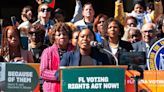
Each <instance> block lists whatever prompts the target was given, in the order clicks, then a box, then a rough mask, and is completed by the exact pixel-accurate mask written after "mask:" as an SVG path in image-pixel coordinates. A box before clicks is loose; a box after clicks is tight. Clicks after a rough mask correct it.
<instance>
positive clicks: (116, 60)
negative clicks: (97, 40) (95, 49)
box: [102, 48, 118, 66]
mask: <svg viewBox="0 0 164 92" xmlns="http://www.w3.org/2000/svg"><path fill="white" fill-rule="evenodd" d="M102 50H103V51H105V52H107V53H109V54H110V55H112V56H113V57H114V59H115V62H116V66H118V59H117V57H116V56H115V55H113V54H112V53H111V52H110V51H109V50H107V49H105V48H103V49H102Z"/></svg>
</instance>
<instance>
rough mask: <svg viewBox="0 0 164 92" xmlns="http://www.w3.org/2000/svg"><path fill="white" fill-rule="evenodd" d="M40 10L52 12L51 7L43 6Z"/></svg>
mask: <svg viewBox="0 0 164 92" xmlns="http://www.w3.org/2000/svg"><path fill="white" fill-rule="evenodd" d="M40 11H41V12H50V11H51V8H41V9H40Z"/></svg>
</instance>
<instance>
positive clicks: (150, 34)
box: [132, 23, 155, 69]
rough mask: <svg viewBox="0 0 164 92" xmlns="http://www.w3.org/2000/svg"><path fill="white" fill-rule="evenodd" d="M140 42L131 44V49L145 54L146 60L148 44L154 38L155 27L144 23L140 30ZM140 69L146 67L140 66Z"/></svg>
mask: <svg viewBox="0 0 164 92" xmlns="http://www.w3.org/2000/svg"><path fill="white" fill-rule="evenodd" d="M141 35H142V40H141V41H139V42H136V43H133V44H132V46H133V49H134V51H136V52H145V53H146V58H147V55H148V52H149V49H150V42H151V40H152V39H153V38H154V37H155V25H154V24H153V23H146V24H144V25H143V26H142V29H141ZM140 67H141V68H142V69H147V66H146V65H141V66H140Z"/></svg>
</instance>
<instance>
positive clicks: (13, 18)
mask: <svg viewBox="0 0 164 92" xmlns="http://www.w3.org/2000/svg"><path fill="white" fill-rule="evenodd" d="M11 22H12V25H13V26H16V22H17V21H16V17H15V16H12V17H11Z"/></svg>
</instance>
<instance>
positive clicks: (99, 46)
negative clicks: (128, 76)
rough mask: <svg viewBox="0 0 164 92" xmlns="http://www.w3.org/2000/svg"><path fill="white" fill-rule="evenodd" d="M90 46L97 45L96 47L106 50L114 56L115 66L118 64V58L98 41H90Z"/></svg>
mask: <svg viewBox="0 0 164 92" xmlns="http://www.w3.org/2000/svg"><path fill="white" fill-rule="evenodd" d="M90 46H91V47H97V48H99V49H100V48H101V49H102V50H103V51H105V52H107V53H108V54H110V55H111V56H112V57H114V60H115V62H116V66H118V59H117V57H116V56H115V55H113V54H112V53H111V52H110V51H108V50H107V49H105V48H104V46H103V44H102V43H99V42H97V41H91V42H90Z"/></svg>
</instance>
